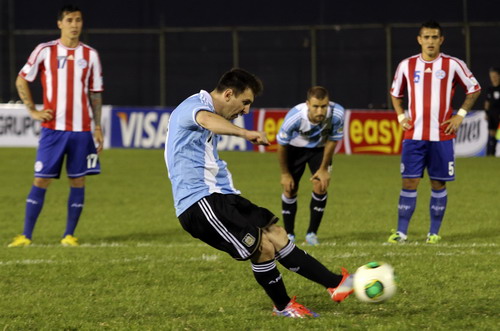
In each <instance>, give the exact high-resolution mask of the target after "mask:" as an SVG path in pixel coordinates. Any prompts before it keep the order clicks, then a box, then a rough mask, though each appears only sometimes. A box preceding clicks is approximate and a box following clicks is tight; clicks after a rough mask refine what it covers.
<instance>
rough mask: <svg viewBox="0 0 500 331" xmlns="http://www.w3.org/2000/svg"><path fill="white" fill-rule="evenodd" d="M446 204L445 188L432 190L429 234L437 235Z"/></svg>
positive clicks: (446, 194)
mask: <svg viewBox="0 0 500 331" xmlns="http://www.w3.org/2000/svg"><path fill="white" fill-rule="evenodd" d="M447 202H448V192H447V191H446V188H444V189H442V190H432V192H431V203H430V206H429V208H430V212H431V227H430V230H429V233H432V234H438V233H439V228H440V227H441V223H442V221H443V217H444V212H445V211H446V203H447Z"/></svg>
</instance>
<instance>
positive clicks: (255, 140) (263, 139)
mask: <svg viewBox="0 0 500 331" xmlns="http://www.w3.org/2000/svg"><path fill="white" fill-rule="evenodd" d="M245 139H246V140H248V141H249V142H251V143H252V144H254V145H264V146H269V145H270V143H269V141H268V140H267V135H266V133H265V132H263V131H247V132H246V134H245Z"/></svg>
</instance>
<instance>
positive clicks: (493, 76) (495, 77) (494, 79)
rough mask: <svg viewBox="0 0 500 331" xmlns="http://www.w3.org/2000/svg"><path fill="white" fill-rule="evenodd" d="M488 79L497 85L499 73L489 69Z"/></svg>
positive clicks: (499, 80) (499, 77)
mask: <svg viewBox="0 0 500 331" xmlns="http://www.w3.org/2000/svg"><path fill="white" fill-rule="evenodd" d="M490 80H491V85H493V86H499V85H500V74H499V73H498V72H496V71H490Z"/></svg>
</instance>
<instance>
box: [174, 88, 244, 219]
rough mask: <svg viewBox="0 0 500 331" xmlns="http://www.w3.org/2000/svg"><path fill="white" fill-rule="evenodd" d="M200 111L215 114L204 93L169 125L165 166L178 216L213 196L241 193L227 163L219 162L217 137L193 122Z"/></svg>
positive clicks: (185, 104) (181, 107)
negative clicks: (234, 183) (215, 194)
mask: <svg viewBox="0 0 500 331" xmlns="http://www.w3.org/2000/svg"><path fill="white" fill-rule="evenodd" d="M200 110H207V111H210V112H213V113H215V109H214V105H213V101H212V97H211V96H210V94H209V93H208V92H207V91H204V90H201V91H200V93H197V94H194V95H192V96H190V97H189V98H187V99H186V100H184V101H183V102H182V103H181V104H180V105H178V106H177V108H175V109H174V110H173V112H172V114H171V115H170V120H169V122H168V132H167V138H166V141H165V163H166V164H167V170H168V177H169V178H170V181H171V182H172V191H173V195H174V205H175V213H176V215H177V216H179V215H180V214H182V213H183V212H184V211H185V210H186V209H187V208H189V207H190V206H191V205H193V204H194V203H196V202H197V201H198V200H200V199H201V198H203V197H205V196H208V195H210V194H212V193H222V194H240V191H238V190H237V189H235V188H234V186H233V180H232V177H231V173H230V172H229V170H228V169H227V164H226V162H224V161H222V160H221V159H219V154H218V152H217V142H218V140H219V136H218V135H216V134H214V133H213V132H211V131H209V130H207V129H205V128H203V127H202V126H201V125H199V124H198V123H197V122H196V119H195V118H196V114H197V113H198V112H199V111H200Z"/></svg>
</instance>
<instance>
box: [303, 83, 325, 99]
mask: <svg viewBox="0 0 500 331" xmlns="http://www.w3.org/2000/svg"><path fill="white" fill-rule="evenodd" d="M311 98H316V99H318V100H323V99H324V98H329V95H328V90H327V89H326V88H324V87H323V86H313V87H311V88H310V89H309V90H307V100H310V99H311Z"/></svg>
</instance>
